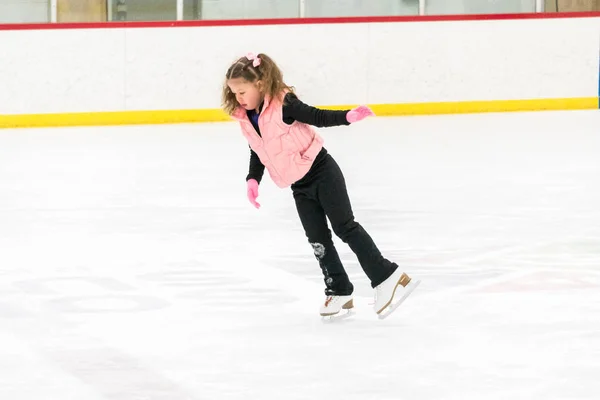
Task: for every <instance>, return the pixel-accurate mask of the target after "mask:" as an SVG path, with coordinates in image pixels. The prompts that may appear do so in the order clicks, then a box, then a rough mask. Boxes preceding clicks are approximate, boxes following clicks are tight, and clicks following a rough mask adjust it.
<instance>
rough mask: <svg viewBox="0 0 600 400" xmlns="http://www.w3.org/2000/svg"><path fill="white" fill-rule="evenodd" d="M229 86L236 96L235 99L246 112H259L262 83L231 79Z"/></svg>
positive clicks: (228, 82)
mask: <svg viewBox="0 0 600 400" xmlns="http://www.w3.org/2000/svg"><path fill="white" fill-rule="evenodd" d="M227 86H229V89H231V91H232V92H233V94H235V99H236V100H237V102H238V103H239V104H240V106H242V107H244V108H245V109H246V110H257V111H258V107H259V106H260V103H261V102H262V97H263V96H262V93H261V91H260V87H261V81H256V82H248V81H247V80H245V79H243V78H235V79H229V80H228V81H227Z"/></svg>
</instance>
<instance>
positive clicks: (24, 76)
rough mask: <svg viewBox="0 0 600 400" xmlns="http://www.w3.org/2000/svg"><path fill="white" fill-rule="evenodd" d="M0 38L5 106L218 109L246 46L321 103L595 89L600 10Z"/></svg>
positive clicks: (13, 109) (584, 93)
mask: <svg viewBox="0 0 600 400" xmlns="http://www.w3.org/2000/svg"><path fill="white" fill-rule="evenodd" d="M244 38H253V39H252V43H253V45H252V46H251V47H248V42H247V41H246V40H243V39H244ZM332 38H335V39H336V40H338V39H343V40H344V41H345V43H346V44H345V45H340V44H339V42H335V45H332V44H331V40H332ZM311 41H312V44H310V45H309V43H311ZM0 43H2V46H3V50H4V52H5V54H8V55H10V56H9V57H3V58H1V59H0V87H2V90H1V91H0V114H32V113H33V114H35V113H68V112H81V111H89V112H100V111H128V110H179V109H206V108H219V106H220V94H221V93H220V92H221V85H222V84H223V78H224V74H225V71H226V69H227V67H228V66H229V65H230V62H231V61H233V60H234V59H235V58H236V57H238V56H240V55H244V54H246V53H247V52H248V51H253V52H265V53H267V54H269V55H271V56H272V57H273V58H274V59H275V60H276V61H277V62H278V63H279V64H280V66H281V67H282V69H283V71H284V74H285V78H286V81H287V82H288V83H289V84H292V85H294V86H296V87H297V89H298V93H299V95H300V96H301V97H302V98H303V99H304V100H306V101H307V102H309V103H312V104H318V105H344V104H359V103H368V104H390V103H391V104H395V103H418V102H437V101H469V100H511V99H546V98H569V97H596V96H598V64H599V62H598V59H599V53H600V18H580V19H541V20H501V21H447V22H410V23H393V22H390V23H365V24H316V25H280V26H231V27H229V26H228V27H187V28H179V27H178V28H135V29H133V28H130V29H124V28H115V29H82V30H45V31H0Z"/></svg>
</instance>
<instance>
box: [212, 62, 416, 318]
mask: <svg viewBox="0 0 600 400" xmlns="http://www.w3.org/2000/svg"><path fill="white" fill-rule="evenodd" d="M225 78H226V79H225V84H224V86H223V108H224V110H225V111H226V112H227V113H228V114H229V115H231V116H232V117H233V118H234V119H236V120H237V121H239V123H240V126H241V129H242V134H243V135H244V137H245V138H246V139H247V140H248V144H249V146H250V167H249V174H248V176H247V177H246V182H247V195H248V199H249V201H250V202H251V203H252V204H253V205H254V206H255V207H256V208H259V207H260V204H258V203H257V202H256V198H257V197H258V185H259V183H260V181H261V179H262V177H263V173H264V170H265V168H266V169H267V171H269V175H270V176H271V178H272V179H273V181H274V182H275V184H276V185H277V186H279V187H281V188H286V187H289V186H291V189H292V193H293V196H294V200H295V202H296V209H297V210H298V215H299V217H300V221H301V223H302V226H303V228H304V231H305V233H306V236H307V238H308V242H309V243H310V244H311V245H312V248H313V251H314V255H315V256H316V258H317V260H318V262H319V265H320V267H321V270H322V272H323V276H324V281H325V295H326V299H325V302H324V303H323V304H322V306H321V310H320V314H321V315H322V316H332V315H335V314H338V313H339V312H340V311H341V310H343V309H344V310H350V309H351V308H353V297H352V293H353V291H354V287H353V285H352V283H351V282H350V280H349V278H348V275H347V274H346V271H345V270H344V267H343V266H342V262H341V261H340V257H339V255H338V253H337V251H336V249H335V247H334V245H333V241H332V236H331V231H330V230H329V228H328V226H327V218H328V219H329V221H330V223H331V227H332V229H333V231H334V232H335V234H336V235H337V236H338V237H339V238H340V239H341V240H342V241H343V242H344V243H347V244H348V245H349V246H350V248H351V249H352V251H353V252H354V253H355V254H356V256H357V258H358V261H359V262H360V265H361V267H362V269H363V270H364V272H365V273H366V275H367V277H368V278H369V280H370V281H371V287H372V288H374V292H375V305H374V309H375V312H376V313H377V314H380V317H381V313H382V312H383V311H384V310H385V309H386V308H388V306H390V304H392V301H393V300H394V296H395V294H396V293H397V292H401V293H402V295H401V296H400V297H401V300H400V301H402V300H404V299H405V298H406V297H407V296H408V295H409V294H410V293H411V292H412V290H414V288H415V287H416V285H417V284H418V282H413V281H411V278H410V277H409V276H408V275H407V274H405V273H403V272H401V271H400V269H399V268H398V265H397V264H395V263H393V262H391V261H389V260H387V259H386V258H384V257H383V256H382V254H381V252H380V251H379V249H378V248H377V246H376V245H375V243H374V242H373V240H372V239H371V237H370V236H369V234H368V233H367V232H366V231H365V229H364V228H363V227H362V226H361V225H360V224H359V223H358V222H356V221H355V220H354V215H353V212H352V207H351V205H350V200H349V199H348V193H347V191H346V184H345V181H344V176H343V174H342V171H341V170H340V168H339V166H338V164H337V163H336V162H335V160H334V159H333V158H332V157H331V155H329V154H328V152H327V151H326V150H325V148H324V147H323V139H322V138H321V136H320V135H319V134H318V133H317V132H316V131H315V129H314V128H313V126H316V127H329V126H338V125H349V124H351V123H354V122H357V121H360V120H362V119H364V118H366V117H368V116H371V115H374V114H373V112H372V111H371V110H370V109H369V108H368V107H366V106H360V107H357V108H354V109H352V110H346V111H330V110H320V109H317V108H314V107H311V106H309V105H306V104H304V103H303V102H302V101H300V100H299V99H298V97H297V96H296V95H295V94H294V90H293V88H292V87H290V86H288V85H286V84H285V83H284V81H283V75H282V73H281V71H280V70H279V68H278V67H277V65H276V64H275V62H273V60H272V59H271V58H270V57H268V56H267V55H265V54H258V55H257V56H255V55H253V54H248V55H247V56H245V57H241V58H240V59H238V60H237V61H236V62H234V63H233V64H232V65H231V67H229V69H228V70H227V74H226V76H225ZM394 309H395V307H394ZM392 310H393V309H392ZM390 312H391V311H390Z"/></svg>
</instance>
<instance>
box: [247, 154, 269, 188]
mask: <svg viewBox="0 0 600 400" xmlns="http://www.w3.org/2000/svg"><path fill="white" fill-rule="evenodd" d="M264 173H265V166H264V165H263V163H262V162H261V161H260V158H258V154H256V153H255V152H254V150H252V149H250V167H249V171H248V175H247V176H246V181H248V180H250V179H256V181H257V182H258V183H260V180H261V179H262V177H263V174H264Z"/></svg>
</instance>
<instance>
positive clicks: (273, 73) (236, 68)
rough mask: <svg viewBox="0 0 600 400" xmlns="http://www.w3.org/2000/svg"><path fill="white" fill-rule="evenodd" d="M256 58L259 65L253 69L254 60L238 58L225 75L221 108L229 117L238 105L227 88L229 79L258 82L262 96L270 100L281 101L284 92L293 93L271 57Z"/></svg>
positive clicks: (262, 55)
mask: <svg viewBox="0 0 600 400" xmlns="http://www.w3.org/2000/svg"><path fill="white" fill-rule="evenodd" d="M256 57H257V58H259V59H260V65H258V66H256V67H255V66H254V65H253V62H254V60H249V59H248V57H246V56H244V57H240V58H239V59H238V60H237V61H236V62H234V63H233V64H232V65H231V66H230V67H229V69H228V70H227V74H225V83H224V85H223V95H222V106H223V109H224V110H225V112H226V113H227V114H229V115H231V114H233V112H234V111H235V109H236V108H237V107H238V105H239V104H238V102H237V100H236V98H235V94H234V93H233V92H232V91H231V89H230V88H229V86H227V81H228V80H229V79H235V78H242V79H244V80H246V81H248V82H256V81H258V80H260V81H262V84H263V89H262V90H263V94H264V95H268V96H269V97H271V98H276V97H279V98H280V99H282V98H283V96H284V91H285V90H288V91H290V92H292V93H293V92H294V88H293V87H292V86H288V85H286V84H285V82H284V81H283V73H282V72H281V70H280V69H279V67H278V66H277V64H275V62H274V61H273V60H272V59H271V57H269V56H267V55H266V54H263V53H260V54H258V55H256Z"/></svg>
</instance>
